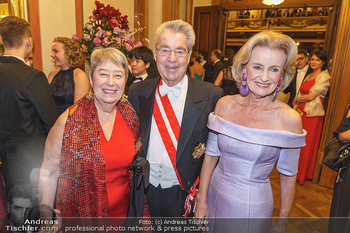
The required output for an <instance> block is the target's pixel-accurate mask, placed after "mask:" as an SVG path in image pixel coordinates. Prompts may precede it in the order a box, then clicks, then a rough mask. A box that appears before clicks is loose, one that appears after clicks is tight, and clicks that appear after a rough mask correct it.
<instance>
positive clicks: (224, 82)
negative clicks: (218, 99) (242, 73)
mask: <svg viewBox="0 0 350 233" xmlns="http://www.w3.org/2000/svg"><path fill="white" fill-rule="evenodd" d="M233 56H234V53H233V52H232V53H227V55H226V58H227V60H226V61H225V68H224V69H222V70H221V71H220V73H219V75H218V77H217V78H216V80H215V82H214V84H215V85H216V86H219V87H222V89H224V92H225V95H235V94H238V93H239V90H238V87H237V84H236V81H235V80H234V78H233V76H232V63H233Z"/></svg>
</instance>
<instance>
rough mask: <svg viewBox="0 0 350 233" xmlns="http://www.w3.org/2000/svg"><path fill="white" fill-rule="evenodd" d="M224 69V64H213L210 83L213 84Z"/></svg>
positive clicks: (219, 62)
mask: <svg viewBox="0 0 350 233" xmlns="http://www.w3.org/2000/svg"><path fill="white" fill-rule="evenodd" d="M224 67H225V65H224V63H222V62H221V61H218V62H217V63H215V65H214V66H213V75H212V77H211V78H212V79H211V81H210V82H211V83H214V82H215V80H216V78H217V77H218V75H219V73H220V71H221V70H222V69H223V68H224Z"/></svg>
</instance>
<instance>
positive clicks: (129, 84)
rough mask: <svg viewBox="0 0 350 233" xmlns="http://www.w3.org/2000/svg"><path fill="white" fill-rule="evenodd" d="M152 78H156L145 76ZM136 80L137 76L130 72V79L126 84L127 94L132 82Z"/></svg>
mask: <svg viewBox="0 0 350 233" xmlns="http://www.w3.org/2000/svg"><path fill="white" fill-rule="evenodd" d="M150 78H154V77H150V76H147V77H146V78H145V80H147V79H150ZM135 80H136V78H135V76H134V75H132V74H131V73H130V74H129V76H128V80H127V82H126V84H125V95H128V94H129V88H130V86H131V84H133V83H134V81H135ZM145 80H143V81H145ZM143 81H142V82H143Z"/></svg>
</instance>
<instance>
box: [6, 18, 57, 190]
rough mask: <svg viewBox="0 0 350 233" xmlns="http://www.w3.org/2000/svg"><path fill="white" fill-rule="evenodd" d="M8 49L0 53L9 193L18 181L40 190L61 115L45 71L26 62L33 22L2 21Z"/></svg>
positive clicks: (7, 186)
mask: <svg viewBox="0 0 350 233" xmlns="http://www.w3.org/2000/svg"><path fill="white" fill-rule="evenodd" d="M0 37H1V42H2V44H3V45H4V47H5V53H4V55H3V56H1V57H0V158H1V162H2V170H3V176H4V181H5V188H6V193H8V192H9V190H10V189H11V188H12V187H13V186H15V185H17V184H30V183H31V181H32V187H33V188H34V189H35V190H37V184H38V180H39V169H40V167H41V163H42V160H43V156H44V145H45V139H46V136H47V134H48V132H49V130H50V129H51V127H52V126H53V124H54V123H55V121H56V118H57V116H58V113H57V109H56V105H55V102H54V100H53V98H52V95H51V93H50V88H49V83H48V81H47V78H46V76H45V74H44V73H43V72H41V71H39V70H37V69H35V68H33V67H31V66H28V65H26V63H25V61H24V59H26V58H27V57H28V56H29V54H30V53H31V51H32V48H33V39H32V31H31V28H30V25H29V23H28V22H27V21H25V20H24V19H22V18H19V17H15V16H7V17H5V18H3V19H2V20H1V21H0Z"/></svg>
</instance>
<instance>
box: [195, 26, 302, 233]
mask: <svg viewBox="0 0 350 233" xmlns="http://www.w3.org/2000/svg"><path fill="white" fill-rule="evenodd" d="M296 55H297V46H296V44H295V42H294V41H293V39H291V38H290V37H288V36H286V35H283V34H281V33H278V32H273V31H263V32H260V33H258V34H256V35H255V36H253V37H252V38H251V39H249V40H248V42H247V43H246V44H245V45H244V46H243V47H242V48H241V49H240V51H239V52H238V53H237V54H236V56H235V58H234V63H233V66H232V74H233V77H234V78H235V80H236V82H237V83H239V84H241V86H240V93H241V94H240V95H233V96H225V97H223V98H222V99H220V100H219V101H218V103H217V105H216V108H215V111H214V113H211V114H210V115H209V121H208V127H209V129H210V130H211V132H210V134H209V138H208V142H207V148H206V151H205V159H204V162H203V167H202V172H201V176H200V187H199V192H198V199H197V207H196V210H195V217H196V218H198V219H203V218H204V219H206V218H208V217H213V218H214V217H215V218H217V217H222V218H224V217H226V218H245V220H243V219H240V220H239V221H238V224H235V221H233V220H230V221H229V224H226V223H228V222H221V221H220V220H218V221H217V220H215V221H211V222H210V225H209V226H210V227H209V228H210V231H212V232H227V230H229V232H243V233H244V232H267V231H268V230H269V228H270V222H269V221H267V222H266V221H252V220H251V219H252V218H271V217H272V212H273V195H272V190H271V185H270V180H269V175H270V173H271V171H272V169H273V167H274V165H275V163H276V161H277V169H278V171H279V172H280V186H281V203H280V212H279V216H280V217H288V216H289V213H290V210H291V208H292V203H293V199H294V193H295V185H296V174H297V171H298V159H299V153H300V148H301V147H302V146H304V145H305V135H306V132H305V131H303V129H302V124H301V118H300V115H299V114H298V113H297V112H296V111H295V110H293V109H292V108H290V107H289V106H288V105H287V104H285V103H283V102H281V101H279V100H276V95H277V94H278V93H279V92H281V91H282V90H283V89H284V88H286V87H287V86H288V84H289V83H290V81H291V80H292V78H293V75H294V72H295V68H294V67H295V66H294V63H295V60H296ZM219 158H220V159H219ZM218 161H219V162H218ZM217 162H218V164H217ZM216 164H217V165H216ZM232 224H234V225H232ZM227 228H229V229H227ZM234 230H236V231H234Z"/></svg>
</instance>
